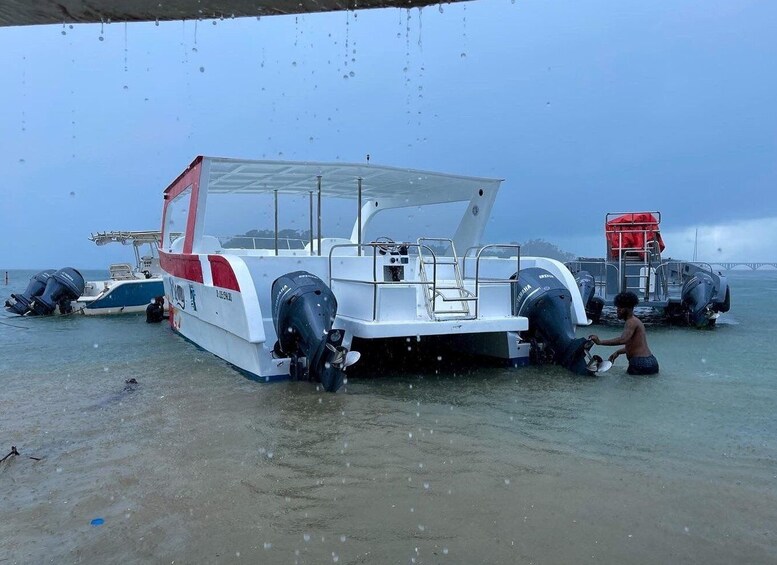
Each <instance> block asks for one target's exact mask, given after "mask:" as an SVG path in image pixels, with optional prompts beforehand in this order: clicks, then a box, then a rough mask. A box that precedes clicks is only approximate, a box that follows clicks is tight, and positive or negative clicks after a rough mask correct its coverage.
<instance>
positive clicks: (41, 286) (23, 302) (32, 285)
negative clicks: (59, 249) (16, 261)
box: [5, 269, 55, 316]
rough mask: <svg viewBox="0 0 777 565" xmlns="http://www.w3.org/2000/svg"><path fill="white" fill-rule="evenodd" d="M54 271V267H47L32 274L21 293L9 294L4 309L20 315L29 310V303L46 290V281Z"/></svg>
mask: <svg viewBox="0 0 777 565" xmlns="http://www.w3.org/2000/svg"><path fill="white" fill-rule="evenodd" d="M54 272H55V271H54V269H47V270H45V271H41V272H39V273H36V274H35V275H33V276H32V278H31V279H30V282H28V283H27V288H26V289H25V290H24V292H23V293H22V294H11V296H10V298H9V299H8V300H6V301H5V308H6V310H8V311H9V312H13V313H14V314H19V315H20V316H23V315H24V314H26V313H27V312H29V310H30V303H31V302H32V301H33V300H34V299H35V298H37V297H38V296H40V295H41V294H43V291H44V290H46V283H47V282H48V281H49V279H50V278H51V275H53V274H54Z"/></svg>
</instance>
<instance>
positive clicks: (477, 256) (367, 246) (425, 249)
mask: <svg viewBox="0 0 777 565" xmlns="http://www.w3.org/2000/svg"><path fill="white" fill-rule="evenodd" d="M391 246H395V247H396V248H397V249H399V248H400V247H402V248H405V249H406V250H407V251H408V255H409V252H410V251H411V250H416V253H415V254H414V256H417V257H419V260H421V259H423V258H425V259H424V260H425V261H426V263H427V265H430V266H431V267H432V276H431V278H429V279H427V280H423V279H422V278H419V279H418V280H407V279H404V280H399V281H386V280H378V255H379V252H380V251H384V252H386V250H387V244H386V243H385V242H371V243H342V244H337V245H333V246H332V247H331V248H330V250H329V268H328V272H329V286H330V287H331V286H332V282H333V281H334V282H346V283H355V284H364V285H370V286H372V321H375V320H377V304H378V287H381V286H387V287H388V286H407V285H417V286H422V287H424V288H427V289H429V290H431V296H436V295H437V294H438V287H439V286H440V285H439V281H438V273H439V266H441V265H446V264H447V263H444V262H443V261H441V260H440V258H439V257H438V255H437V253H435V251H434V249H433V248H432V247H431V246H429V245H426V244H423V243H410V242H402V243H393V244H391ZM339 248H357V249H359V250H364V251H366V252H367V253H369V250H372V280H364V279H354V278H345V277H336V276H333V268H332V257H334V256H337V257H341V255H339V254H337V253H335V250H336V249H339ZM500 248H501V249H515V251H516V254H515V261H516V263H515V264H516V270H515V272H516V273H519V272H520V263H521V258H520V245H517V244H489V245H484V246H482V247H471V248H469V249H467V252H466V254H465V255H464V257H462V271H463V275H462V279H464V280H469V281H474V284H473V290H474V292H473V293H471V295H470V296H462V297H455V298H453V299H450V300H452V301H464V300H467V301H472V302H474V303H475V311H474V318H475V319H477V318H478V317H479V297H480V288H481V285H482V284H483V283H488V284H505V285H510V286H512V285H516V284H518V277H517V276H516V278H514V279H500V278H483V277H482V276H481V264H480V260H481V258H482V257H483V256H484V255H485V254H486V253H487V252H488V251H491V250H495V249H500ZM473 253H474V256H472V255H471V254H473ZM408 255H404V256H405V257H407V256H408ZM399 257H403V255H399ZM467 259H469V260H470V262H471V260H472V259H474V260H475V276H474V279H473V277H471V276H470V277H467V276H466V267H465V265H466V260H467ZM510 259H512V257H510ZM427 309H430V312H429V314H430V317H431V318H432V319H435V312H434V309H433V305H430V303H429V301H427ZM444 312H445V311H442V312H437V314H440V313H444Z"/></svg>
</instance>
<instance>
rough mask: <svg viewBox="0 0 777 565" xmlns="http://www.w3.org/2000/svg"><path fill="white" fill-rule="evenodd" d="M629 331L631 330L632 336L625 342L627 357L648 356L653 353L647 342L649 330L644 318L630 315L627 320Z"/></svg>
mask: <svg viewBox="0 0 777 565" xmlns="http://www.w3.org/2000/svg"><path fill="white" fill-rule="evenodd" d="M625 329H626V330H627V331H628V330H631V338H630V339H629V340H628V341H627V342H626V343H625V345H624V346H625V348H626V357H628V358H629V359H631V358H632V357H647V356H649V355H652V353H651V351H650V348H649V347H648V344H647V332H646V331H645V325H644V324H643V323H642V320H640V319H639V318H637V317H636V316H634V315H633V314H632V315H631V316H629V318H628V319H627V320H626V328H625Z"/></svg>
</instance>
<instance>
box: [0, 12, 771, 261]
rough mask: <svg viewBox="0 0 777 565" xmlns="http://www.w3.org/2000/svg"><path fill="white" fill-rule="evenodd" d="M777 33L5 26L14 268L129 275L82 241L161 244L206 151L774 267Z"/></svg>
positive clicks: (620, 20) (722, 18) (540, 26)
mask: <svg viewBox="0 0 777 565" xmlns="http://www.w3.org/2000/svg"><path fill="white" fill-rule="evenodd" d="M775 29H777V2H772V1H763V2H755V1H746V0H737V1H731V0H729V1H716V0H704V1H701V0H700V1H686V0H681V1H676V2H633V1H622V0H618V1H616V0H609V1H580V0H574V1H572V0H568V1H549V0H543V1H538V0H526V1H518V2H516V3H514V4H513V3H511V2H510V1H509V0H499V1H495V0H476V1H475V2H470V3H462V4H455V5H442V6H441V7H439V8H438V7H429V8H425V9H423V10H422V11H419V10H417V9H416V10H410V11H406V10H398V9H388V10H371V11H363V12H358V13H353V12H351V13H343V12H340V13H332V14H314V15H305V16H296V17H295V16H274V17H265V18H262V19H261V20H259V21H257V20H256V19H239V20H223V21H217V22H215V25H214V22H213V21H211V20H207V21H200V22H198V23H196V24H195V22H185V23H184V22H167V23H160V24H159V25H158V26H157V25H155V24H154V23H153V22H152V23H133V24H127V25H125V24H123V23H112V24H110V25H105V26H104V27H103V26H100V25H76V26H73V28H70V27H69V26H65V27H63V26H41V27H25V28H0V73H2V82H1V83H0V84H1V85H2V86H0V163H1V164H2V175H1V176H0V195H2V202H3V205H2V207H0V210H1V211H0V268H17V267H18V268H21V267H28V268H37V267H55V268H58V267H62V266H66V265H72V266H75V267H82V268H90V267H105V266H107V264H108V263H109V262H111V261H115V260H118V259H120V258H121V256H122V255H121V251H122V250H121V249H118V250H114V251H111V250H109V249H107V248H102V249H98V248H96V247H94V246H93V244H91V243H90V242H88V241H87V240H86V237H87V236H88V234H89V233H90V232H92V231H97V230H110V229H149V228H151V229H155V228H157V227H158V226H159V224H160V212H161V204H162V200H161V192H162V190H163V189H164V188H165V186H167V184H168V183H169V182H170V181H171V180H172V179H173V178H175V176H177V175H178V174H179V173H180V172H181V171H182V170H183V169H184V167H185V166H186V165H187V164H188V163H189V162H190V161H191V160H192V159H193V158H194V156H196V155H198V154H206V155H217V156H227V157H245V158H268V159H279V158H280V159H295V160H316V161H329V160H344V161H352V162H361V161H363V160H364V156H365V155H366V154H367V153H370V154H371V156H372V161H373V162H375V163H379V164H386V165H394V166H407V167H414V168H420V169H429V170H440V171H444V172H452V173H461V174H471V175H483V176H497V177H501V178H505V179H506V182H505V183H504V184H503V185H502V190H501V193H500V197H499V200H498V206H497V209H496V212H495V214H494V216H493V218H492V221H491V224H490V227H489V231H488V233H487V236H488V238H489V239H490V240H494V241H509V240H518V241H525V240H527V239H532V238H536V237H543V238H545V239H548V240H551V241H554V242H557V243H559V244H561V246H562V247H564V248H566V249H567V250H569V251H572V252H575V253H579V254H584V255H592V254H598V255H601V254H602V252H603V247H604V243H603V237H602V224H603V219H604V215H605V213H606V212H607V211H629V210H642V209H649V210H660V211H661V212H662V214H663V223H662V226H663V228H664V232H665V239H667V243H668V247H669V249H668V251H669V252H670V253H671V254H672V255H673V256H676V257H681V256H684V257H686V258H689V256H690V253H691V251H692V247H693V233H694V230H695V229H696V228H697V227H698V228H699V248H700V254H701V257H700V258H702V259H705V258H706V259H710V260H712V259H716V258H720V259H732V258H733V259H750V260H772V261H774V260H777V250H775V249H776V248H777V246H775V243H777V227H775V226H777V221H776V220H775V218H777V195H775V192H776V190H775V189H777V111H775V108H774V105H775V101H776V100H777V41H776V40H775V39H774V30H775ZM63 32H64V34H63ZM100 38H102V40H101V39H100ZM351 73H353V75H352V76H351ZM117 251H118V253H117Z"/></svg>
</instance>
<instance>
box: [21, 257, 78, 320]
mask: <svg viewBox="0 0 777 565" xmlns="http://www.w3.org/2000/svg"><path fill="white" fill-rule="evenodd" d="M83 293H84V277H82V276H81V273H79V272H78V271H76V270H75V269H73V268H72V267H65V268H64V269H60V270H59V271H57V272H56V273H54V274H53V275H51V278H49V280H48V282H47V283H46V290H44V291H43V294H42V295H40V296H39V297H37V298H35V299H34V300H33V301H32V304H31V305H30V308H31V309H32V311H33V312H34V313H35V314H37V315H39V316H49V315H51V314H53V313H54V309H55V308H56V307H57V306H59V307H60V312H62V313H63V314H67V313H69V312H71V311H72V310H71V308H70V301H71V300H75V299H77V298H78V297H79V296H81V295H82V294H83Z"/></svg>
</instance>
